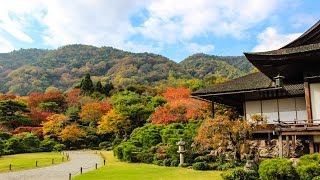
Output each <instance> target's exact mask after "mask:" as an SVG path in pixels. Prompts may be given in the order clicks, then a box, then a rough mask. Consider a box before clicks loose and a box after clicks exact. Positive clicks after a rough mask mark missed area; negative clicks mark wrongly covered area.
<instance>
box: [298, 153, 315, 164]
mask: <svg viewBox="0 0 320 180" xmlns="http://www.w3.org/2000/svg"><path fill="white" fill-rule="evenodd" d="M311 163H317V164H319V163H320V154H319V153H314V154H306V155H303V156H301V157H300V158H299V163H298V166H302V165H308V164H311Z"/></svg>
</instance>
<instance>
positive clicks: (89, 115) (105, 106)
mask: <svg viewBox="0 0 320 180" xmlns="http://www.w3.org/2000/svg"><path fill="white" fill-rule="evenodd" d="M110 109H111V104H110V103H108V102H90V103H87V104H85V105H84V106H82V108H81V111H80V113H79V116H80V118H81V119H80V121H81V122H84V123H90V122H98V121H99V120H100V118H101V117H102V116H103V115H104V114H105V113H107V112H108V111H109V110H110Z"/></svg>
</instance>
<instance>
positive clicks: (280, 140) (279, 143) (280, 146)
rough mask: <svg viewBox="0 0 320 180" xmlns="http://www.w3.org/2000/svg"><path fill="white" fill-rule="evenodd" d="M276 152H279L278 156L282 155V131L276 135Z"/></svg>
mask: <svg viewBox="0 0 320 180" xmlns="http://www.w3.org/2000/svg"><path fill="white" fill-rule="evenodd" d="M278 152H279V157H280V158H282V157H283V148H282V133H281V132H280V133H279V137H278Z"/></svg>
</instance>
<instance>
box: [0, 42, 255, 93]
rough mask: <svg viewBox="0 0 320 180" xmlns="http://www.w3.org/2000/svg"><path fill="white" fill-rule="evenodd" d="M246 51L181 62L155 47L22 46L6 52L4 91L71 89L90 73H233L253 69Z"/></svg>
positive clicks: (137, 78) (101, 76)
mask: <svg viewBox="0 0 320 180" xmlns="http://www.w3.org/2000/svg"><path fill="white" fill-rule="evenodd" d="M251 68H252V65H251V64H250V63H249V62H248V61H247V60H246V59H245V57H244V56H215V55H207V54H202V53H198V54H194V55H191V56H189V57H187V58H186V59H184V60H182V61H181V62H180V63H177V62H174V61H172V60H170V59H168V58H167V57H164V56H162V55H157V54H153V53H146V52H145V53H132V52H128V51H123V50H120V49H116V48H113V47H95V46H91V45H82V44H74V45H66V46H62V47H59V48H57V49H53V50H45V49H35V48H32V49H20V50H17V51H13V52H10V53H0V83H1V84H2V86H1V87H0V93H14V94H20V95H26V94H29V93H31V92H43V91H45V90H46V88H48V87H50V86H54V87H57V88H59V89H61V90H63V91H64V90H67V89H68V88H70V87H73V86H74V85H75V84H77V83H79V82H80V80H81V78H82V77H83V76H84V75H85V74H87V73H89V74H91V75H92V76H93V80H94V81H98V80H100V81H103V82H105V81H108V80H111V81H112V83H113V84H114V85H115V86H116V87H122V88H125V87H126V86H128V85H132V84H140V85H154V84H157V83H158V82H159V81H161V80H164V79H167V78H168V74H169V71H174V72H175V75H176V77H177V78H186V79H189V78H200V79H202V78H204V77H206V76H208V75H214V76H222V77H226V78H229V79H232V78H236V77H239V76H241V75H244V74H246V73H248V72H249V71H250V69H251Z"/></svg>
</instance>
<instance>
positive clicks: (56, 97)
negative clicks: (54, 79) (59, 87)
mask: <svg viewBox="0 0 320 180" xmlns="http://www.w3.org/2000/svg"><path fill="white" fill-rule="evenodd" d="M43 102H55V103H57V104H58V105H59V106H64V105H65V96H64V95H63V93H61V92H59V91H50V92H47V93H32V94H30V96H29V101H28V105H29V107H34V108H36V107H38V105H39V104H40V103H43Z"/></svg>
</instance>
